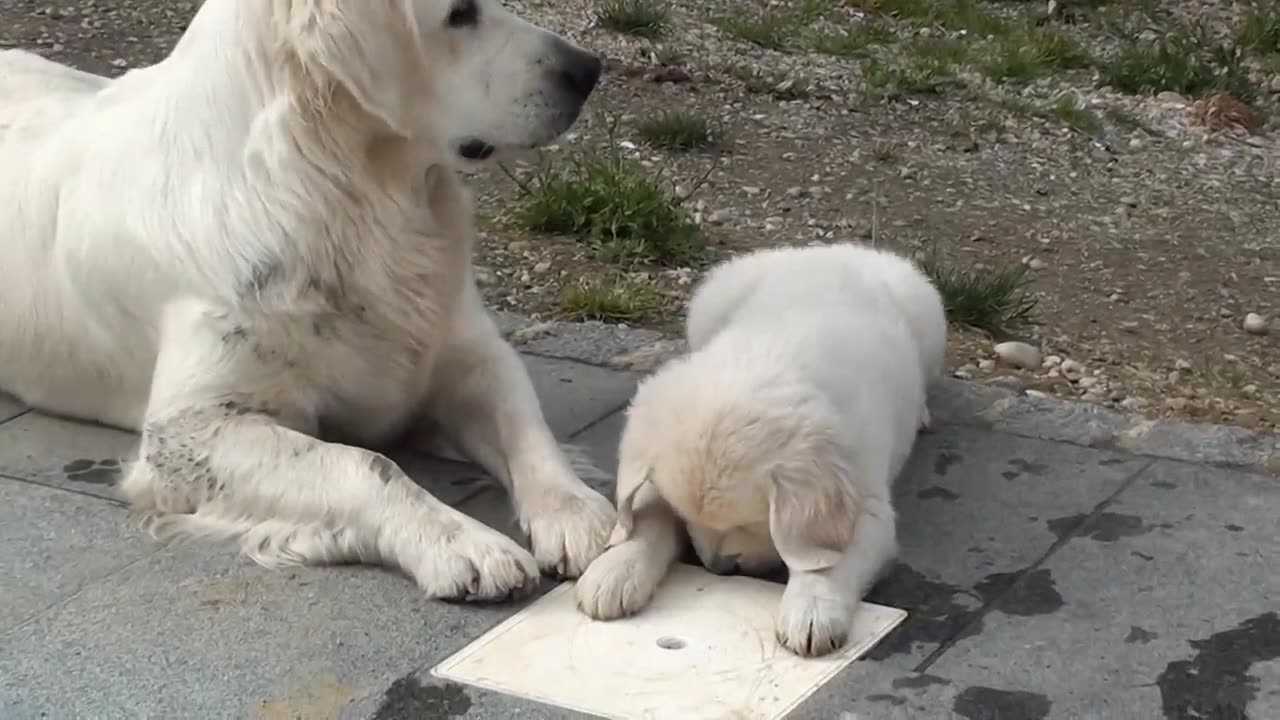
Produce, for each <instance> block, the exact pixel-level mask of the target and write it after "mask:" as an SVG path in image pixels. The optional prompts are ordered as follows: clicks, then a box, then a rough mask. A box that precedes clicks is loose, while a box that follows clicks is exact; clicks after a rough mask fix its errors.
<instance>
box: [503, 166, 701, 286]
mask: <svg viewBox="0 0 1280 720" xmlns="http://www.w3.org/2000/svg"><path fill="white" fill-rule="evenodd" d="M523 189H524V190H525V194H524V195H523V196H522V197H521V198H520V199H519V200H518V201H517V204H516V209H515V213H514V220H515V221H516V223H517V224H519V225H521V226H522V227H524V228H526V229H529V230H533V231H536V232H546V233H557V234H564V235H570V236H573V237H574V238H576V239H577V240H578V241H579V242H582V243H584V244H587V245H589V246H590V247H592V248H593V249H594V250H595V251H597V252H598V253H599V254H600V255H601V256H602V257H604V258H606V259H608V260H611V261H615V262H620V263H635V262H649V263H656V264H659V265H666V266H671V267H686V266H691V265H697V264H700V263H702V262H704V261H705V260H707V259H708V254H709V252H708V246H707V244H706V242H705V240H704V239H703V237H702V234H701V232H700V230H699V228H698V226H697V224H696V223H694V221H693V219H692V218H691V217H690V216H689V213H688V212H687V211H686V210H685V209H684V207H683V206H682V205H681V202H680V200H679V199H678V198H676V197H674V196H673V195H672V194H671V192H670V191H668V190H667V189H666V188H665V187H664V183H662V182H661V181H660V180H659V179H658V178H657V177H656V176H654V175H653V174H651V173H650V172H648V171H646V170H645V169H644V168H642V167H640V166H639V165H638V164H636V163H633V162H630V161H628V160H626V159H625V158H622V157H620V156H618V155H612V154H608V155H601V154H579V155H575V156H573V157H572V158H570V159H569V160H568V161H567V162H563V163H560V164H557V165H552V166H550V167H548V168H544V169H543V170H541V171H540V172H539V173H538V174H537V175H535V176H534V177H533V179H532V181H531V182H528V183H524V184H523Z"/></svg>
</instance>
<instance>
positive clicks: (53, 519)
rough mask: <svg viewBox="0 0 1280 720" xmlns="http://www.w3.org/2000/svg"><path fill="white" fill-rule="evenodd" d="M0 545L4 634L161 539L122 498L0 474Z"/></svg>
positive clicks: (0, 607)
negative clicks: (86, 493)
mask: <svg viewBox="0 0 1280 720" xmlns="http://www.w3.org/2000/svg"><path fill="white" fill-rule="evenodd" d="M0 548H3V550H2V551H0V578H4V581H3V582H0V634H2V633H4V632H5V631H7V630H9V629H11V628H13V627H15V626H17V625H18V624H20V623H21V622H23V621H24V620H27V619H28V618H30V617H32V616H34V615H36V614H37V613H39V612H42V611H44V610H45V609H46V608H49V607H50V606H52V605H54V604H56V603H57V602H59V601H60V600H63V599H66V598H68V597H70V596H71V595H73V594H75V593H76V592H79V591H80V590H81V588H83V587H85V586H86V585H87V584H88V583H90V582H93V581H95V580H98V579H100V578H103V577H106V576H107V575H110V574H111V573H112V572H115V571H116V570H119V569H120V568H122V567H125V566H127V565H129V564H130V563H133V562H135V561H137V560H138V559H140V558H143V557H146V556H147V555H150V554H152V553H154V552H155V551H156V550H157V548H158V546H157V545H156V544H155V543H154V542H152V541H151V539H150V538H149V537H148V536H147V535H146V534H145V533H143V532H142V531H141V530H140V529H139V528H138V522H137V518H132V517H130V515H129V513H128V512H127V511H126V510H125V509H124V508H122V507H120V506H119V505H115V504H112V503H105V502H102V501H101V500H98V499H96V498H91V497H86V496H84V495H78V494H74V493H69V492H64V491H62V490H57V489H53V488H48V487H43V486H40V485H33V484H30V483H25V482H19V481H17V480H9V479H5V478H0ZM0 644H3V643H0Z"/></svg>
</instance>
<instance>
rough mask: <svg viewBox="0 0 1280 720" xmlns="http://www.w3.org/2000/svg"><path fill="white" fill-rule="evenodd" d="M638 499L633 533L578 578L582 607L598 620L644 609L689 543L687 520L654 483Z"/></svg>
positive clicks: (584, 611) (578, 590)
mask: <svg viewBox="0 0 1280 720" xmlns="http://www.w3.org/2000/svg"><path fill="white" fill-rule="evenodd" d="M634 503H635V510H634V511H633V512H634V513H635V515H634V517H635V520H634V526H633V527H632V529H631V533H630V535H629V536H628V537H627V538H626V539H625V540H623V541H622V542H620V543H618V544H616V545H614V546H612V547H610V548H609V549H608V550H605V551H604V554H603V555H601V556H600V557H598V558H596V560H595V562H593V563H591V565H589V566H588V567H587V571H586V572H584V573H583V574H582V577H581V578H580V579H579V580H578V586H577V588H576V589H575V590H576V592H577V595H578V607H579V608H580V609H581V610H582V612H583V613H585V614H586V615H587V616H588V617H591V618H593V619H596V620H614V619H617V618H621V617H626V616H628V615H634V614H636V613H637V612H640V611H641V610H642V609H644V607H645V606H646V605H648V604H649V601H650V600H651V599H652V598H653V593H654V591H656V590H657V589H658V586H659V585H661V584H662V579H663V578H665V577H666V576H667V572H668V571H669V570H670V569H671V564H672V563H674V562H675V561H676V558H678V557H679V556H680V551H681V549H682V548H683V547H684V543H685V533H684V527H683V524H682V523H681V522H680V520H679V518H677V517H676V515H675V513H674V512H673V511H672V510H671V506H669V505H667V503H666V502H665V501H664V500H663V499H662V498H661V497H659V496H658V493H657V492H656V491H655V490H654V489H653V486H652V485H649V484H647V483H646V484H645V485H644V486H643V487H641V488H640V490H639V491H638V493H637V496H636V498H635V500H634Z"/></svg>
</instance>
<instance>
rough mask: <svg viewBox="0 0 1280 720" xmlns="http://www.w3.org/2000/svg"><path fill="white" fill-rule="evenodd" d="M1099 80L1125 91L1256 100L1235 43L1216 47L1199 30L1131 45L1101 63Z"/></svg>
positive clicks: (1136, 42) (1133, 42) (1238, 47)
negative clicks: (1220, 94) (1212, 94)
mask: <svg viewBox="0 0 1280 720" xmlns="http://www.w3.org/2000/svg"><path fill="white" fill-rule="evenodd" d="M1100 70H1101V75H1100V80H1101V82H1102V84H1104V85H1109V86H1111V87H1113V88H1115V89H1116V90H1120V91H1121V92H1127V93H1134V94H1140V93H1158V92H1161V91H1164V90H1172V91H1173V92H1178V93H1182V94H1183V95H1190V96H1196V95H1204V94H1206V93H1209V92H1217V91H1220V92H1226V93H1229V94H1231V95H1233V96H1235V97H1237V98H1239V99H1241V100H1244V101H1252V100H1254V99H1255V98H1256V97H1257V95H1258V88H1257V86H1256V85H1255V84H1254V82H1253V80H1252V79H1251V78H1250V77H1249V72H1248V70H1247V69H1246V68H1245V66H1244V57H1243V52H1242V51H1241V49H1240V46H1239V45H1236V44H1234V43H1215V42H1212V41H1211V40H1210V39H1209V38H1208V37H1207V36H1206V34H1205V33H1204V32H1203V31H1202V30H1200V29H1187V28H1182V29H1178V30H1175V31H1173V32H1171V33H1168V34H1166V35H1164V36H1162V37H1160V38H1159V39H1157V40H1155V41H1153V42H1143V41H1132V42H1129V43H1127V44H1126V45H1125V46H1124V47H1123V48H1122V49H1121V50H1120V52H1119V53H1117V54H1116V55H1115V56H1113V57H1111V58H1109V59H1108V60H1107V61H1106V62H1104V63H1102V65H1101V67H1100Z"/></svg>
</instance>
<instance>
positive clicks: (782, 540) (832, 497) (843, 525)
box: [769, 449, 862, 572]
mask: <svg viewBox="0 0 1280 720" xmlns="http://www.w3.org/2000/svg"><path fill="white" fill-rule="evenodd" d="M861 512H862V503H861V500H860V498H859V497H858V494H857V492H856V491H855V489H854V486H853V483H852V482H851V478H850V476H849V469H848V468H847V467H845V465H844V464H843V463H841V462H839V460H837V459H836V454H835V453H834V452H833V451H831V450H830V449H828V450H827V451H819V452H816V453H813V454H808V453H806V457H805V459H804V460H803V461H801V462H797V463H788V464H786V465H783V466H780V467H779V468H777V469H776V471H775V472H774V473H773V476H772V478H771V483H770V486H769V534H770V536H772V538H773V544H774V547H776V548H777V549H778V555H780V556H781V557H782V560H783V562H785V563H786V564H787V567H788V568H789V569H790V570H792V571H803V572H813V571H816V570H826V569H828V568H830V567H833V566H835V565H836V563H838V562H840V558H841V557H843V556H844V554H845V551H846V550H847V549H848V547H849V545H850V543H852V542H853V533H854V529H855V528H857V525H858V520H859V516H860V514H861Z"/></svg>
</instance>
